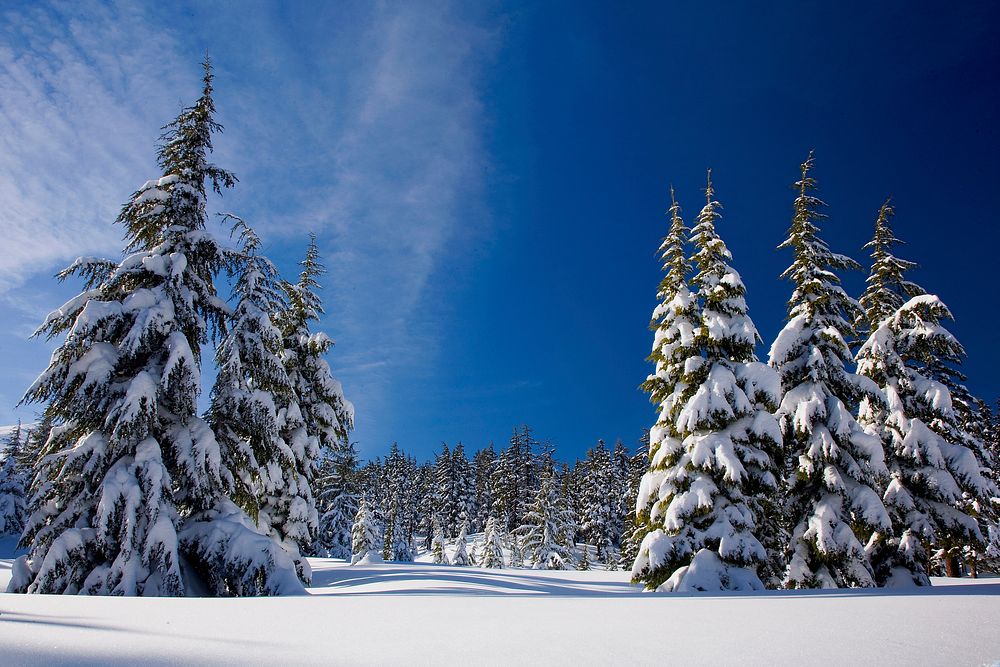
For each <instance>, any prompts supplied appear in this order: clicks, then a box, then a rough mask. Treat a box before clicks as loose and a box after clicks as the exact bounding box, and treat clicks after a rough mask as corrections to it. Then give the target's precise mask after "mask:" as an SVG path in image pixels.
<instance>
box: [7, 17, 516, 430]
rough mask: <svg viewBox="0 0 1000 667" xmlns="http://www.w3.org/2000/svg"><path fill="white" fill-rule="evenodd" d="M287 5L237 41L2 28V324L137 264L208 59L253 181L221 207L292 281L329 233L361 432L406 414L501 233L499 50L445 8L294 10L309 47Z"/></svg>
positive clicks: (347, 380) (101, 23)
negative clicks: (486, 243) (168, 133)
mask: <svg viewBox="0 0 1000 667" xmlns="http://www.w3.org/2000/svg"><path fill="white" fill-rule="evenodd" d="M275 7H281V6H280V5H275V6H274V7H270V8H269V9H268V10H262V11H248V12H246V13H245V14H244V15H243V16H241V19H240V29H239V30H238V31H235V30H233V29H232V28H233V25H232V23H231V22H230V23H228V25H223V24H224V23H225V22H226V21H230V20H231V18H232V17H231V13H230V12H226V11H221V9H224V7H217V6H213V5H208V4H205V5H202V4H195V5H192V6H191V7H190V8H189V9H190V12H185V13H186V14H190V16H194V17H195V19H191V20H190V22H191V23H192V25H193V26H194V28H195V29H193V30H185V29H184V26H180V27H177V26H170V27H167V24H166V22H165V16H166V14H165V13H164V10H158V9H156V8H155V7H149V8H146V9H137V8H134V7H133V6H132V5H131V4H126V3H120V4H118V3H98V2H94V3H89V2H88V3H80V4H65V5H63V4H58V5H51V6H49V5H45V6H38V7H34V8H23V9H16V10H9V11H7V12H5V13H3V14H2V19H3V20H2V27H0V90H3V91H4V93H3V95H2V96H0V152H2V154H3V159H0V228H2V230H3V236H4V242H5V250H6V251H5V252H4V253H2V254H0V310H6V311H7V313H15V312H16V313H17V314H18V316H19V317H20V318H23V319H27V318H26V317H25V313H26V311H28V310H31V305H30V304H29V303H25V301H24V299H22V298H20V297H19V296H17V295H15V294H13V293H12V292H11V290H12V289H13V288H15V287H19V286H20V287H21V289H20V290H19V293H20V292H23V285H24V283H25V282H26V281H27V280H29V279H31V278H33V277H39V276H42V275H44V276H48V275H51V273H52V270H53V269H54V268H56V267H57V266H58V265H60V264H61V263H63V262H66V261H68V260H71V259H72V258H73V257H75V256H77V255H80V254H89V253H100V254H112V255H113V254H116V253H117V252H118V251H119V250H120V247H121V243H120V237H121V230H120V229H119V228H118V227H116V226H114V225H112V224H110V223H111V221H112V220H113V219H114V217H115V215H116V214H117V212H118V209H119V206H120V205H121V203H122V202H123V201H124V199H125V198H127V197H128V195H129V194H130V193H131V191H132V190H133V189H134V188H135V187H136V186H137V185H139V184H141V183H142V182H143V181H144V180H146V179H147V178H149V177H151V175H152V172H153V171H154V170H155V165H154V164H153V160H152V157H153V145H152V144H153V140H154V139H155V137H156V136H157V135H158V133H159V128H160V126H162V125H163V124H164V122H166V121H167V120H169V119H170V118H171V117H172V116H173V115H174V114H175V113H176V111H177V110H178V108H179V107H180V106H181V104H183V103H189V102H190V101H191V99H192V98H193V96H194V95H196V94H197V91H198V87H199V85H198V84H199V81H198V68H197V60H198V59H199V58H200V57H201V54H202V53H203V52H204V48H205V46H206V45H207V46H208V47H209V48H210V50H211V52H212V56H213V59H214V61H215V63H216V66H217V73H218V80H217V83H218V87H217V89H218V103H219V110H220V119H221V120H222V121H223V123H224V124H225V125H226V130H227V131H226V134H225V135H224V136H223V137H222V138H220V139H219V140H218V141H217V149H218V152H217V156H216V157H217V160H218V161H219V162H220V163H221V164H222V165H224V166H226V167H229V168H232V169H234V170H235V171H236V172H237V174H238V175H239V177H240V178H241V181H242V182H241V184H240V185H239V186H238V188H237V190H236V191H235V192H234V193H233V194H232V195H227V198H226V202H225V203H224V204H218V207H219V208H224V209H230V208H231V209H233V210H235V211H237V212H239V213H241V214H246V215H247V217H248V219H250V220H251V222H252V223H253V224H254V225H255V226H257V227H258V228H259V230H260V231H261V232H262V234H263V235H264V237H265V240H266V241H269V242H270V243H271V249H272V250H273V253H274V254H275V259H276V260H277V261H278V263H279V265H280V266H281V267H282V268H283V269H284V270H285V271H286V272H287V273H289V274H292V275H293V274H294V271H295V269H296V267H295V266H294V262H295V261H296V259H297V258H298V256H299V255H300V254H301V252H302V251H303V250H304V246H305V237H306V234H307V233H308V232H310V231H313V232H316V233H317V234H318V235H319V238H320V243H321V249H322V250H323V252H324V259H325V262H326V264H327V266H328V268H329V270H330V273H329V275H328V276H327V279H326V280H325V281H324V282H325V290H324V298H325V300H326V303H327V305H328V311H329V313H330V316H329V321H328V322H327V323H325V324H328V325H329V327H330V328H331V329H332V330H333V331H334V332H335V333H336V335H337V338H338V346H337V348H336V350H335V352H334V355H333V358H332V359H331V362H332V364H333V365H334V367H335V369H336V371H337V372H338V373H339V374H340V375H341V378H342V380H343V381H344V384H345V387H346V389H347V390H348V392H349V394H350V397H351V398H352V399H353V400H354V401H355V402H356V403H357V404H358V408H359V422H360V425H361V426H362V429H363V430H364V424H365V423H366V422H369V423H370V422H371V421H372V420H374V421H381V422H382V423H383V424H385V423H386V422H387V420H388V419H389V413H390V412H391V411H390V410H388V406H389V405H391V404H392V403H393V402H395V401H398V400H399V397H398V396H392V395H391V392H392V391H398V390H397V389H394V388H393V385H392V384H390V382H389V380H390V378H393V377H395V376H397V375H398V373H399V372H400V370H401V369H402V368H405V369H407V372H409V373H414V372H420V371H421V369H423V370H424V371H426V369H428V368H429V367H430V366H431V365H432V364H433V362H434V360H435V357H436V354H437V352H438V341H439V339H440V336H439V334H440V332H441V327H442V326H444V324H442V322H441V321H440V315H441V312H442V301H443V300H444V299H443V298H442V295H443V289H444V288H446V287H448V285H444V284H443V281H441V280H439V279H436V275H437V274H438V272H439V271H441V269H442V266H443V264H444V262H445V258H446V257H448V258H451V259H449V260H448V261H449V262H453V261H458V262H460V261H461V260H460V259H456V258H460V257H461V256H462V253H461V252H460V249H461V245H462V244H463V243H465V242H467V240H468V238H469V236H468V235H469V233H470V230H472V232H473V233H477V230H478V231H482V230H483V229H486V228H488V222H487V221H488V218H487V216H486V215H485V212H484V211H483V210H481V209H477V208H476V204H475V202H477V201H478V200H479V197H478V195H479V194H480V192H481V190H482V188H483V173H484V171H485V168H486V157H485V150H484V147H483V129H484V124H485V121H486V120H487V119H486V118H485V112H484V110H483V108H482V105H481V102H480V97H479V95H480V87H481V86H480V81H479V79H480V76H481V75H482V72H483V69H484V67H485V66H486V65H487V64H488V63H489V62H490V60H491V59H492V54H493V53H494V52H495V50H496V46H497V44H496V42H497V37H496V35H495V34H494V33H492V32H490V31H489V30H487V29H484V28H483V27H482V26H480V25H477V24H476V23H475V21H474V20H471V19H469V18H468V17H463V7H461V6H460V5H459V6H453V5H450V4H448V3H419V4H413V3H399V4H394V3H379V4H367V3H363V4H360V5H356V6H342V5H338V6H336V7H333V6H327V7H322V8H313V9H310V10H309V12H306V11H305V9H304V8H299V9H287V8H284V9H282V10H281V11H288V12H293V13H294V12H296V11H300V12H302V14H300V15H298V16H285V17H284V20H288V21H292V22H294V21H298V23H297V24H296V30H283V29H281V26H280V25H279V24H277V23H276V22H275V18H274V11H277V10H275ZM0 11H2V10H0ZM157 12H160V13H159V14H157ZM171 12H172V16H177V14H176V12H174V11H173V10H171ZM313 12H315V14H313ZM194 24H198V25H194ZM310 25H312V26H313V27H312V29H311V30H310V29H308V27H309V26H310ZM327 26H328V27H327ZM189 27H190V26H189ZM247 43H253V44H254V48H253V49H252V50H249V51H248V50H247V49H246V48H245V47H246V44H247ZM46 279H47V278H46ZM4 293H6V296H4ZM21 296H23V293H22V294H21ZM55 305H57V304H56V303H52V304H45V306H55ZM44 309H45V307H43V308H42V310H44ZM34 314H35V313H32V315H34ZM380 430H381V429H380Z"/></svg>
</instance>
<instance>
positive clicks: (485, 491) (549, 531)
mask: <svg viewBox="0 0 1000 667" xmlns="http://www.w3.org/2000/svg"><path fill="white" fill-rule="evenodd" d="M348 461H349V459H342V460H341V462H340V464H341V465H340V469H339V471H337V472H335V473H334V474H331V475H330V476H329V477H326V478H321V479H320V480H319V482H318V484H319V488H320V491H319V493H318V495H319V497H320V498H329V499H330V500H329V502H328V503H327V504H324V505H322V506H321V507H322V509H323V514H322V517H321V519H320V525H321V530H320V540H319V544H320V545H321V549H320V551H319V553H320V554H321V555H328V556H332V557H337V558H353V559H354V560H355V561H358V560H361V559H366V558H367V559H369V560H371V559H372V557H375V558H377V559H379V560H387V561H399V562H407V561H412V560H413V559H414V557H415V556H416V555H417V553H418V552H419V550H421V549H422V550H424V551H425V552H432V553H434V554H435V561H436V562H439V563H440V562H446V561H447V562H452V563H454V560H455V558H454V556H450V557H449V556H448V550H454V551H456V553H466V546H465V540H466V537H467V536H468V535H469V534H470V533H485V535H484V540H485V542H487V543H489V544H492V545H493V546H494V547H495V550H494V552H492V553H493V554H494V555H492V556H491V557H490V558H491V560H489V563H490V564H489V565H488V566H489V567H502V566H504V565H508V566H515V567H522V566H525V567H537V568H553V569H565V568H571V567H578V566H580V563H579V558H578V556H577V555H576V554H577V552H578V551H580V548H579V546H578V545H579V544H586V545H589V547H590V548H588V549H584V550H583V553H586V554H587V558H588V559H589V561H590V562H600V563H603V564H604V566H605V567H607V568H610V569H619V568H620V567H625V568H628V567H631V562H632V558H634V554H635V547H637V545H633V548H631V549H630V548H629V546H628V545H629V540H630V539H631V538H632V536H633V534H634V522H633V517H634V515H635V510H634V508H635V498H636V493H637V492H638V487H639V479H640V478H641V476H642V473H643V472H644V470H645V469H646V465H647V464H646V455H645V451H644V450H640V451H638V452H635V453H630V452H629V450H628V449H627V448H626V447H625V446H624V445H623V444H622V443H621V442H620V441H619V442H617V443H616V444H615V445H614V447H612V448H609V447H608V446H606V445H605V443H604V442H603V441H598V442H597V443H596V444H595V445H594V446H593V447H591V448H590V449H589V450H588V451H587V454H586V457H585V458H584V459H582V460H578V461H576V462H575V463H574V464H573V465H568V464H566V463H560V462H559V461H557V459H556V458H555V455H554V452H553V449H552V447H551V446H548V445H546V444H544V443H542V442H540V441H538V440H537V439H536V438H535V436H534V434H533V432H532V430H531V429H530V428H529V427H528V426H521V427H518V428H516V429H514V432H513V434H512V435H511V438H510V440H509V443H508V444H507V446H506V447H505V448H502V449H500V450H499V451H498V450H497V449H496V448H495V447H494V446H493V444H490V445H489V446H488V447H486V448H485V449H481V450H479V451H477V452H475V453H474V454H472V455H471V456H470V455H468V454H467V453H466V451H465V447H464V446H463V445H462V444H461V443H459V444H456V445H455V446H454V447H453V448H451V447H449V446H448V445H447V444H442V446H441V450H440V452H439V453H438V454H437V455H436V457H435V458H434V460H433V461H427V462H424V463H418V462H417V461H416V459H414V458H413V457H411V456H408V455H407V454H405V453H404V452H403V451H402V450H401V449H400V448H399V447H398V446H397V445H396V444H393V445H392V448H391V450H390V452H389V454H388V456H386V457H385V459H381V458H378V459H375V460H373V461H370V462H368V463H367V464H365V465H364V466H361V467H356V461H354V463H355V465H351V464H350V463H348ZM331 465H333V464H332V463H331ZM327 480H329V481H330V486H329V492H328V491H327V487H325V486H324V484H325V482H326V481H327ZM446 547H447V549H446ZM623 547H624V549H623ZM497 550H499V551H497ZM497 553H500V555H496V554H497ZM482 558H485V554H483V555H482V557H480V558H474V557H468V556H467V557H466V558H460V559H459V561H460V562H459V563H458V564H468V563H474V564H480V563H481V561H482ZM463 561H464V562H463ZM584 565H587V563H584Z"/></svg>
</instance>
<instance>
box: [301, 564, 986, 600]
mask: <svg viewBox="0 0 1000 667" xmlns="http://www.w3.org/2000/svg"><path fill="white" fill-rule="evenodd" d="M310 592H311V593H312V594H313V595H318V596H323V595H330V594H334V595H338V596H392V595H430V596H434V595H440V596H447V595H471V596H485V597H539V596H546V597H548V596H555V597H590V598H618V597H629V598H636V597H643V598H648V599H657V598H661V597H670V598H700V599H713V598H719V599H723V598H724V599H733V598H750V599H761V598H775V599H794V598H810V599H814V598H816V597H823V598H862V597H941V596H995V595H996V596H1000V581H997V583H985V582H984V583H976V584H972V585H970V584H969V583H963V584H955V585H937V586H931V587H923V588H918V587H913V588H874V589H873V588H854V589H833V590H771V591H747V592H735V591H734V592H704V593H646V592H643V591H642V590H641V588H640V587H638V586H636V585H633V584H630V583H628V582H627V581H614V580H608V579H597V578H593V579H591V578H585V577H580V576H574V575H573V573H572V572H571V571H569V572H545V573H541V572H538V571H533V570H522V569H513V568H504V569H495V570H481V569H477V568H471V567H455V566H448V565H430V564H418V565H404V564H398V565H395V564H385V565H378V566H363V567H358V566H355V567H348V566H342V567H334V568H330V569H318V570H317V571H314V572H313V583H312V586H310Z"/></svg>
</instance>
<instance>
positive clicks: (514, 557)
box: [510, 532, 524, 567]
mask: <svg viewBox="0 0 1000 667" xmlns="http://www.w3.org/2000/svg"><path fill="white" fill-rule="evenodd" d="M510 566H511V567H524V545H523V544H522V543H521V539H520V538H519V537H518V535H517V533H516V532H515V533H511V534H510Z"/></svg>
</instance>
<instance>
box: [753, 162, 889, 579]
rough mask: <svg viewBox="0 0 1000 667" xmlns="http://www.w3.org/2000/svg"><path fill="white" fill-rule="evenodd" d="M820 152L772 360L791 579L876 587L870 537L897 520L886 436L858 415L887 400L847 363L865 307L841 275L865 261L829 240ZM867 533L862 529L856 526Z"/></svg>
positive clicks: (805, 175) (795, 241)
mask: <svg viewBox="0 0 1000 667" xmlns="http://www.w3.org/2000/svg"><path fill="white" fill-rule="evenodd" d="M812 167H813V156H812V154H810V155H809V158H808V159H807V160H806V161H805V162H804V163H803V164H802V177H801V180H799V181H798V182H797V183H796V184H795V188H796V189H797V190H798V193H799V194H798V197H797V198H796V200H795V205H794V216H793V218H792V225H791V229H790V230H789V236H788V239H786V240H785V241H784V242H783V243H782V244H781V245H780V246H779V247H780V248H791V249H792V250H793V251H794V253H795V256H794V260H793V262H792V265H791V266H790V267H789V268H788V269H787V270H786V271H785V272H784V273H783V274H782V277H783V278H788V279H790V280H792V282H793V283H794V285H795V290H794V292H793V294H792V297H791V299H790V300H789V320H788V323H787V324H786V325H785V327H784V329H782V331H781V332H780V333H779V334H778V337H777V339H776V340H775V342H774V344H773V345H772V347H771V354H770V363H771V366H772V367H774V368H775V369H777V370H778V372H779V373H780V374H781V385H782V390H783V392H784V395H783V397H782V399H781V404H780V406H779V407H778V411H777V413H776V414H777V416H778V418H779V421H780V424H781V428H782V432H783V434H784V443H785V449H786V451H787V453H788V455H789V456H790V461H791V462H792V463H793V470H792V472H791V475H790V479H789V505H788V511H789V515H790V519H791V521H790V525H791V526H792V530H791V539H790V541H789V545H788V554H789V557H790V560H789V564H788V568H787V571H786V575H785V584H786V585H787V586H789V587H795V588H802V587H806V588H818V587H822V588H831V587H844V586H871V585H873V584H874V580H873V579H872V572H871V566H870V564H869V563H868V559H867V557H866V555H865V551H864V547H863V544H862V541H863V540H864V539H867V537H868V536H869V535H870V534H871V533H872V532H874V531H886V530H888V529H889V527H890V522H889V517H888V514H887V513H886V510H885V507H884V506H883V504H882V500H881V498H880V497H879V495H880V494H879V493H878V492H877V491H876V490H875V488H876V487H877V486H878V484H879V479H881V478H883V477H884V476H885V475H886V474H887V470H886V468H885V464H884V461H883V452H882V445H881V442H880V441H879V439H878V438H877V437H874V436H872V435H870V434H868V433H865V431H864V430H863V429H862V428H861V426H860V425H858V424H857V422H856V421H855V420H854V418H853V416H852V413H853V412H854V408H855V406H857V405H858V402H859V401H860V399H861V398H862V397H865V396H867V397H868V399H869V401H876V402H881V401H882V400H883V398H882V397H881V392H879V391H878V388H877V386H875V385H874V383H873V382H871V381H870V380H868V379H867V378H863V377H860V376H857V375H854V374H852V373H849V372H848V371H847V369H846V365H847V364H848V363H850V362H851V361H852V355H851V351H850V348H849V347H848V341H849V340H851V339H852V338H853V337H854V336H855V331H854V327H853V326H852V324H851V322H852V321H856V319H857V317H858V316H859V314H860V307H859V306H858V305H857V303H856V302H855V301H853V300H852V299H851V298H850V297H848V296H847V294H846V293H845V292H844V290H843V288H842V287H841V286H840V279H839V278H838V277H837V274H836V273H835V272H836V271H837V270H840V269H854V268H858V266H857V263H856V262H854V261H853V260H851V259H849V258H847V257H845V256H843V255H837V254H835V253H833V252H831V251H830V249H829V248H828V247H827V245H826V243H825V242H823V241H822V240H821V239H820V238H819V235H818V234H819V227H818V226H817V221H818V220H820V219H821V218H822V217H824V216H823V214H822V213H820V212H819V208H820V207H821V206H824V204H823V202H822V201H821V200H820V199H819V198H818V197H816V196H815V195H814V194H813V191H814V190H815V188H816V181H815V179H814V178H813V177H812V176H810V175H809V172H810V170H811V169H812ZM855 531H858V533H855Z"/></svg>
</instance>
